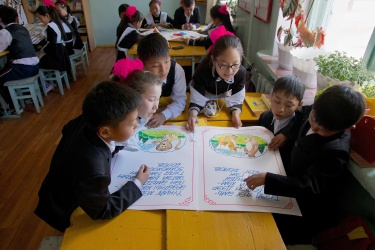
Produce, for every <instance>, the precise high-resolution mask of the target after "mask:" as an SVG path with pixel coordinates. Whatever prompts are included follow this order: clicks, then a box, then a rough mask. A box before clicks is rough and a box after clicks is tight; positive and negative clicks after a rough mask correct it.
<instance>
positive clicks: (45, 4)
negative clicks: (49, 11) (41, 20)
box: [42, 0, 55, 7]
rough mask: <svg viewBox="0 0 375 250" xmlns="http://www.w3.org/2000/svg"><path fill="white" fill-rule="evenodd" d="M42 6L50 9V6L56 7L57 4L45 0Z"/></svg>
mask: <svg viewBox="0 0 375 250" xmlns="http://www.w3.org/2000/svg"><path fill="white" fill-rule="evenodd" d="M42 5H44V6H46V7H49V6H51V7H55V2H54V1H52V0H43V2H42Z"/></svg>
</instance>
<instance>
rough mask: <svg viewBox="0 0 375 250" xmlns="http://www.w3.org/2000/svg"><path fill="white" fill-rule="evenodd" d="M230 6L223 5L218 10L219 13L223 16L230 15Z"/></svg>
mask: <svg viewBox="0 0 375 250" xmlns="http://www.w3.org/2000/svg"><path fill="white" fill-rule="evenodd" d="M228 7H229V6H228V5H227V4H224V5H222V6H221V7H220V8H219V9H218V11H219V12H220V13H221V14H223V15H229V12H228Z"/></svg>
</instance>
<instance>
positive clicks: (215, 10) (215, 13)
mask: <svg viewBox="0 0 375 250" xmlns="http://www.w3.org/2000/svg"><path fill="white" fill-rule="evenodd" d="M222 6H223V5H220V4H217V5H214V6H212V8H211V9H210V16H211V18H212V19H214V18H220V19H221V21H222V23H223V25H224V27H225V29H226V30H227V31H230V32H232V33H233V34H234V28H233V26H232V23H231V21H230V17H229V13H228V14H223V13H220V11H219V9H220V8H221V7H222Z"/></svg>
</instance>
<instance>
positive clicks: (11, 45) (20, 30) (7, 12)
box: [0, 6, 39, 116]
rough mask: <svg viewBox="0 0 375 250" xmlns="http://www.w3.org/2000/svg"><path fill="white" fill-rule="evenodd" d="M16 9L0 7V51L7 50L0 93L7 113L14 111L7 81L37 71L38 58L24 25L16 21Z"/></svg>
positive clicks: (0, 77)
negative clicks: (6, 107) (6, 62)
mask: <svg viewBox="0 0 375 250" xmlns="http://www.w3.org/2000/svg"><path fill="white" fill-rule="evenodd" d="M17 17H18V15H17V11H16V10H15V9H13V8H11V7H5V6H4V7H1V8H0V23H1V24H2V25H4V29H2V30H0V52H2V51H4V50H8V51H9V55H8V61H9V63H8V64H7V65H6V66H5V67H4V69H2V70H1V71H0V94H1V96H2V97H3V98H4V100H5V102H6V103H7V104H8V106H9V110H8V111H9V113H13V112H14V110H13V109H14V106H13V102H12V98H11V97H10V93H9V91H8V88H7V87H5V86H4V84H5V83H6V82H7V81H13V80H18V79H24V78H28V77H32V76H35V75H37V74H38V72H39V65H38V63H39V58H38V57H37V56H36V54H35V51H34V46H33V43H32V41H31V37H30V35H29V32H28V31H27V29H26V28H25V27H23V26H22V25H19V24H17V23H16V20H17ZM0 116H1V114H0Z"/></svg>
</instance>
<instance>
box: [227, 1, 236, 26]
mask: <svg viewBox="0 0 375 250" xmlns="http://www.w3.org/2000/svg"><path fill="white" fill-rule="evenodd" d="M228 6H229V10H230V15H231V17H232V20H233V22H235V21H236V16H237V0H230V1H229V2H228Z"/></svg>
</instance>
